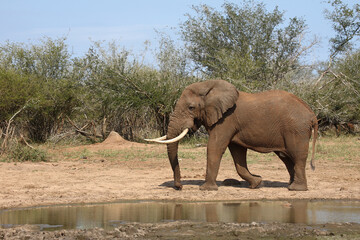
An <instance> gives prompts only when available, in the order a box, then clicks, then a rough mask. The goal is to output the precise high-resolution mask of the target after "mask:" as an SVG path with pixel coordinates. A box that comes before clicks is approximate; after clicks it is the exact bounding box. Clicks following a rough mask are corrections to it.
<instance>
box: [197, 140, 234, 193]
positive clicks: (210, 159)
mask: <svg viewBox="0 0 360 240" xmlns="http://www.w3.org/2000/svg"><path fill="white" fill-rule="evenodd" d="M222 137H224V135H222V134H219V135H218V136H216V134H209V141H208V145H207V165H206V178H205V183H204V184H203V185H201V186H200V190H206V191H216V190H218V186H217V184H216V178H217V175H218V172H219V167H220V161H221V157H222V155H223V154H224V152H225V150H226V148H227V145H228V141H226V140H225V139H230V137H227V138H226V137H224V138H222Z"/></svg>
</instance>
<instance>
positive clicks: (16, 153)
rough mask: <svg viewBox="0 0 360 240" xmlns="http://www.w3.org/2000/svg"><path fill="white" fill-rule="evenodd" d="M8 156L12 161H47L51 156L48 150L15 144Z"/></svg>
mask: <svg viewBox="0 0 360 240" xmlns="http://www.w3.org/2000/svg"><path fill="white" fill-rule="evenodd" d="M6 158H7V160H8V161H11V162H27V161H29V162H47V161H48V158H49V157H48V154H47V152H46V151H43V150H40V149H37V148H30V147H28V146H24V145H21V144H15V145H14V146H11V147H10V149H9V151H8V153H7V156H6Z"/></svg>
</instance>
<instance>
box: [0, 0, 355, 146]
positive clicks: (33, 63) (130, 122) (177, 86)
mask: <svg viewBox="0 0 360 240" xmlns="http://www.w3.org/2000/svg"><path fill="white" fill-rule="evenodd" d="M329 3H330V5H331V7H332V11H330V10H328V11H327V12H326V16H327V18H328V19H329V20H330V21H332V23H333V26H334V29H335V31H336V34H337V35H336V36H335V37H334V38H332V40H331V41H332V43H333V53H332V55H331V56H330V58H333V59H332V61H331V62H330V64H326V63H320V64H318V65H317V66H315V67H314V68H311V67H309V66H308V65H304V64H303V63H302V57H303V56H304V55H306V53H307V52H308V50H310V49H311V48H312V47H313V46H314V44H315V43H316V41H311V42H309V41H306V39H305V38H304V35H305V30H306V24H305V21H304V20H303V19H301V18H297V17H294V18H291V19H288V20H286V19H284V12H282V11H280V10H279V9H278V8H277V7H276V8H274V9H273V10H272V11H268V10H267V9H266V8H265V5H264V4H263V3H261V2H260V3H259V2H256V1H252V0H249V1H244V2H243V3H242V4H241V5H236V4H232V3H225V4H224V5H223V7H222V10H221V11H217V10H215V9H213V8H211V7H209V6H208V5H200V6H196V7H194V8H193V9H194V11H195V14H194V15H191V14H188V15H187V20H186V21H185V22H183V23H182V24H181V36H182V38H183V40H184V41H185V44H184V45H183V46H182V45H179V42H175V40H173V39H171V38H170V37H169V36H168V35H166V34H165V33H161V32H158V34H159V47H158V49H156V50H155V51H154V57H155V59H156V64H154V65H149V64H144V56H145V54H146V53H147V49H148V45H146V46H145V50H144V52H143V54H140V55H135V54H133V53H132V52H130V51H128V50H126V49H124V48H122V47H121V46H120V45H118V44H117V43H115V42H110V43H104V42H94V43H93V44H92V46H91V47H90V48H89V50H88V52H87V53H86V54H85V55H84V56H80V57H73V56H72V55H71V53H70V52H69V51H68V46H67V44H66V38H57V39H51V38H43V39H42V40H41V41H39V42H38V43H36V44H32V43H30V44H23V43H11V42H5V43H3V44H0V141H2V139H3V137H4V133H5V130H6V129H7V126H9V120H10V119H11V118H12V117H13V116H14V114H15V113H17V112H18V111H19V110H20V109H21V110H22V111H21V112H19V113H18V114H17V115H16V117H15V118H14V119H12V120H13V122H12V126H11V127H12V128H11V129H9V131H10V132H11V133H12V134H13V135H14V136H15V137H16V135H19V134H20V133H21V134H22V135H23V136H26V137H27V138H29V139H30V140H32V141H38V142H44V141H47V140H48V139H49V137H50V136H52V135H55V134H59V132H61V130H62V127H63V125H64V122H65V124H66V119H68V118H71V119H72V121H73V122H75V124H77V125H78V126H79V127H81V126H85V125H86V124H88V123H89V122H91V123H92V124H93V125H92V126H95V125H100V124H102V123H103V124H104V127H105V133H106V130H115V131H117V132H119V133H120V135H121V136H123V137H124V138H126V139H131V140H139V139H142V138H144V137H148V136H158V135H164V134H166V130H167V124H168V121H169V116H170V113H171V112H172V111H173V107H174V106H175V104H176V101H177V99H178V98H179V96H180V94H181V92H182V90H183V89H184V88H185V87H186V86H187V85H189V84H191V83H193V82H196V81H202V80H206V79H208V78H223V79H225V80H228V81H230V82H232V83H233V84H235V85H236V86H237V88H238V89H240V90H243V91H250V92H254V91H260V90H265V89H275V88H277V89H284V90H287V91H290V92H293V93H294V94H296V95H297V96H299V97H300V98H302V99H304V100H305V101H306V102H307V103H308V104H309V105H310V107H311V108H312V109H313V110H314V111H315V113H316V114H317V116H318V118H319V119H321V120H322V121H325V122H327V123H330V124H331V123H336V122H349V121H350V122H354V123H356V122H359V121H360V110H359V108H360V107H359V106H360V97H359V96H360V94H359V93H360V80H359V79H360V75H359V69H360V61H359V59H360V57H359V56H360V54H359V50H356V49H353V50H352V51H349V49H351V48H350V46H351V45H350V44H351V43H353V40H354V39H356V38H357V37H358V36H359V31H360V27H359V9H360V7H359V4H355V5H354V6H353V7H352V8H350V7H348V6H347V5H346V4H344V3H343V2H342V1H341V0H331V1H329ZM306 43H307V44H308V45H306ZM352 46H356V45H352ZM345 50H347V51H345ZM338 52H341V53H342V55H339V56H338V57H337V58H335V55H336V53H338ZM321 64H324V65H321ZM325 65H328V67H326V66H325ZM314 69H320V70H319V71H318V73H316V72H315V71H314ZM324 69H325V70H324ZM319 76H321V77H320V78H319ZM316 79H318V80H316ZM105 120H106V121H105ZM105 122H106V125H105ZM71 126H72V125H71ZM102 130H103V129H102ZM59 139H61V137H60V138H59Z"/></svg>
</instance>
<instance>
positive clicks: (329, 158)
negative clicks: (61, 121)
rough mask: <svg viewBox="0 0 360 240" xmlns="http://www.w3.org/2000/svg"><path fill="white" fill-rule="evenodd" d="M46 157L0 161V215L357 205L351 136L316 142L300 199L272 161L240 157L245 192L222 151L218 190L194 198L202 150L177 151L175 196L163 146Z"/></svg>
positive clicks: (94, 148) (58, 151)
mask: <svg viewBox="0 0 360 240" xmlns="http://www.w3.org/2000/svg"><path fill="white" fill-rule="evenodd" d="M339 144H341V146H340V147H339ZM337 148H339V149H338V150H337ZM49 151H50V155H51V161H50V162H41V163H31V162H25V163H14V162H10V163H9V162H0V209H7V208H17V207H28V206H42V205H51V204H67V203H93V202H112V201H117V200H131V199H159V200H160V199H161V200H188V201H190V200H250V199H251V200H252V199H352V200H360V140H359V139H358V138H357V137H351V138H343V139H335V140H334V141H332V140H326V139H324V140H322V139H320V140H319V141H318V144H317V153H316V170H315V171H312V170H310V164H308V166H307V178H308V188H309V190H308V191H305V192H292V191H288V189H287V182H288V180H289V175H288V173H287V171H286V168H285V165H284V164H283V163H282V162H281V161H280V159H278V157H277V156H276V155H275V154H258V153H254V152H251V151H250V152H249V153H248V163H249V169H250V171H251V172H252V173H254V174H257V175H261V176H262V178H263V184H262V186H261V187H260V188H257V189H249V188H248V185H247V183H246V182H244V181H243V180H241V179H240V177H239V176H238V175H237V173H236V171H235V167H234V164H233V162H232V159H231V156H230V154H229V153H228V152H226V153H225V154H224V157H223V159H222V162H221V166H220V171H219V175H218V178H217V181H218V185H219V190H218V191H200V190H199V186H200V185H201V184H202V183H203V182H204V178H205V170H206V147H194V146H190V145H183V144H180V149H179V156H180V158H181V160H180V168H181V174H182V183H183V185H184V186H183V189H182V191H177V190H175V189H174V188H173V181H172V180H173V175H172V170H171V168H170V164H169V162H168V159H167V154H166V146H163V145H156V144H140V143H131V142H128V141H125V140H124V139H122V138H121V137H120V136H119V135H117V134H114V133H113V134H111V135H110V136H109V138H108V139H107V140H105V141H104V142H103V143H99V144H93V145H87V146H79V147H72V148H65V147H54V149H51V150H49ZM227 179H228V180H227ZM229 179H230V180H229ZM224 180H226V181H224ZM0 230H1V228H0ZM14 231H15V230H14ZM0 235H1V234H0ZM0 239H1V236H0Z"/></svg>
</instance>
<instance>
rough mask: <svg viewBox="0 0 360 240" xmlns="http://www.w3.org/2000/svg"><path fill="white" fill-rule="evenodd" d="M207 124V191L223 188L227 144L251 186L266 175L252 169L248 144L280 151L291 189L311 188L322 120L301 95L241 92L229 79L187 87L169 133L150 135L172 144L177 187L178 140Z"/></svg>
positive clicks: (261, 149)
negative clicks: (310, 174) (220, 183)
mask: <svg viewBox="0 0 360 240" xmlns="http://www.w3.org/2000/svg"><path fill="white" fill-rule="evenodd" d="M201 125H204V126H205V128H206V130H207V131H208V133H209V140H208V144H207V167H206V178H205V183H204V184H203V185H202V186H200V189H201V190H217V188H218V186H217V185H216V177H217V175H218V171H219V166H220V161H221V158H222V155H223V153H224V152H225V150H226V148H229V150H230V152H231V155H232V157H233V160H234V163H235V167H236V170H237V172H238V174H239V175H240V177H241V178H243V179H245V180H246V181H247V182H249V184H250V188H256V187H257V186H259V184H260V183H261V181H262V179H261V177H260V176H257V175H254V174H251V173H250V172H249V170H248V167H247V162H246V152H247V149H251V150H254V151H257V152H261V153H269V152H275V153H276V154H277V155H278V156H279V158H280V159H281V160H282V161H283V162H284V163H285V165H286V168H287V170H288V172H289V174H290V182H289V187H288V189H289V190H303V191H304V190H307V180H306V175H305V165H306V159H307V157H308V150H309V140H310V138H311V132H312V129H314V138H313V153H312V159H311V167H312V169H314V168H315V165H314V154H315V142H316V138H317V130H318V122H317V119H316V116H315V114H314V112H313V111H312V110H311V109H310V107H309V106H308V105H307V104H306V103H305V102H304V101H302V100H301V99H299V98H298V97H296V96H295V95H293V94H291V93H288V92H285V91H280V90H271V91H266V92H261V93H254V94H250V93H245V92H239V91H237V89H236V88H235V87H234V86H233V85H232V84H230V83H228V82H227V81H224V80H208V81H204V82H198V83H194V84H191V85H189V86H188V87H186V88H185V90H184V91H183V93H182V95H181V97H180V99H179V100H178V102H177V104H176V106H175V110H174V112H173V113H172V114H171V116H170V122H169V126H168V131H167V136H166V137H165V136H164V137H162V138H157V139H153V140H150V141H155V142H160V143H166V144H167V150H168V157H169V160H170V164H171V167H172V170H173V172H174V185H175V188H176V189H181V188H182V185H181V182H180V168H179V161H178V154H177V152H178V141H179V140H180V139H181V138H182V137H183V136H184V135H186V133H187V132H188V130H189V129H190V130H191V131H196V130H197V129H198V128H199V127H200V126H201ZM179 134H180V136H178V135H179ZM177 136H178V137H177ZM165 139H167V140H165Z"/></svg>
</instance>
